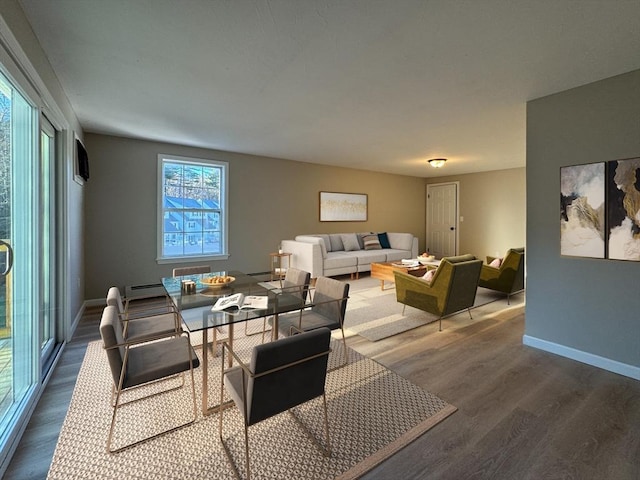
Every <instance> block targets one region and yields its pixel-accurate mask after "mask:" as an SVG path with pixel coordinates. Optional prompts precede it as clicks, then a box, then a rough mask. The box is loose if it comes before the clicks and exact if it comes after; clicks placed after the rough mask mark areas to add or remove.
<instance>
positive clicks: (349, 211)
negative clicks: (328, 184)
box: [320, 192, 367, 222]
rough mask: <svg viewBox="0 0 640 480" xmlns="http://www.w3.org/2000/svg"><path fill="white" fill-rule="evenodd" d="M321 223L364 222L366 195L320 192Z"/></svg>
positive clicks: (365, 217) (365, 216) (365, 219)
mask: <svg viewBox="0 0 640 480" xmlns="http://www.w3.org/2000/svg"><path fill="white" fill-rule="evenodd" d="M320 221H321V222H366V221H367V194H366V193H336V192H320Z"/></svg>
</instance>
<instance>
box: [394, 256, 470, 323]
mask: <svg viewBox="0 0 640 480" xmlns="http://www.w3.org/2000/svg"><path fill="white" fill-rule="evenodd" d="M481 268H482V260H480V259H478V258H476V257H474V256H473V255H459V256H456V257H445V258H443V259H442V260H441V261H440V265H439V266H438V268H437V269H436V272H435V274H434V276H433V279H432V280H431V282H427V281H425V280H423V279H421V278H419V277H414V276H413V275H410V274H408V273H405V272H402V271H394V272H393V274H394V276H395V282H396V299H397V301H398V302H399V303H402V304H403V307H402V313H403V314H404V308H405V306H406V305H409V306H411V307H415V308H418V309H420V310H424V311H425V312H428V313H431V314H433V315H438V316H439V317H440V318H439V322H440V326H439V329H440V331H442V317H445V316H447V315H451V314H453V313H456V312H459V311H461V310H464V309H467V311H468V312H469V317H471V310H470V309H471V307H472V306H473V303H474V302H475V300H476V291H477V290H478V279H479V278H480V269H481ZM471 318H473V317H471Z"/></svg>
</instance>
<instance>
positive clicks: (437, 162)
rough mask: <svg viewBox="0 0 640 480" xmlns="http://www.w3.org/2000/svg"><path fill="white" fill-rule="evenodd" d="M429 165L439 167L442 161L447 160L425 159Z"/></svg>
mask: <svg viewBox="0 0 640 480" xmlns="http://www.w3.org/2000/svg"><path fill="white" fill-rule="evenodd" d="M427 161H428V162H429V165H431V166H432V167H434V168H441V167H442V166H443V165H444V162H446V161H447V159H446V158H432V159H431V160H427Z"/></svg>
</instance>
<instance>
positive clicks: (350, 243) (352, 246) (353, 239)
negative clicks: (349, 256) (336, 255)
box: [340, 233, 360, 252]
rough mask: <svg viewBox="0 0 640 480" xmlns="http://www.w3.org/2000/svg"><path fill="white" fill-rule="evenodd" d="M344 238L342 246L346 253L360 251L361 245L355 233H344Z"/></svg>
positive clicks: (342, 236) (342, 235)
mask: <svg viewBox="0 0 640 480" xmlns="http://www.w3.org/2000/svg"><path fill="white" fill-rule="evenodd" d="M340 237H341V238H342V245H343V246H344V251H345V252H353V251H356V250H360V244H359V243H358V237H357V235H356V234H355V233H343V234H341V235H340Z"/></svg>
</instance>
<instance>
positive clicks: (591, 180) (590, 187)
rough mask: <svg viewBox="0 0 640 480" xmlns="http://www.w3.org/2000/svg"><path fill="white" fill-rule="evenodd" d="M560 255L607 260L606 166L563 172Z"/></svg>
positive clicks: (561, 177)
mask: <svg viewBox="0 0 640 480" xmlns="http://www.w3.org/2000/svg"><path fill="white" fill-rule="evenodd" d="M560 253H561V254H562V255H568V256H574V257H591V258H605V164H604V162H600V163H591V164H587V165H575V166H570V167H562V168H561V169H560Z"/></svg>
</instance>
